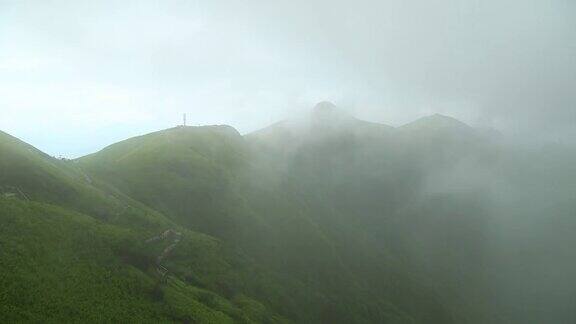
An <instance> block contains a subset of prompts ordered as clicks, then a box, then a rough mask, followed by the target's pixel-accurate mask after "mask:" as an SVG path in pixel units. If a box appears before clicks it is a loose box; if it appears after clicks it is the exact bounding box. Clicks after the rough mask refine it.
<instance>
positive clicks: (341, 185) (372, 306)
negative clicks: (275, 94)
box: [0, 102, 576, 323]
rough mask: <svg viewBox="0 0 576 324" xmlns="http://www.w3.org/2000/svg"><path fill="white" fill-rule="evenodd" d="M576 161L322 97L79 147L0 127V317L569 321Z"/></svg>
mask: <svg viewBox="0 0 576 324" xmlns="http://www.w3.org/2000/svg"><path fill="white" fill-rule="evenodd" d="M575 162H576V154H575V152H574V151H571V150H569V149H567V148H566V147H553V146H549V147H546V148H543V149H526V148H525V147H523V146H515V145H512V144H510V143H509V142H507V141H505V140H502V138H500V137H499V135H498V134H495V133H493V132H487V131H486V130H484V129H477V128H474V127H470V126H468V125H466V124H464V123H462V122H460V121H458V120H456V119H454V118H451V117H449V116H444V115H438V114H436V115H432V116H429V117H424V118H421V119H418V120H416V121H414V122H411V123H408V124H406V125H404V126H401V127H391V126H387V125H383V124H378V123H372V122H367V121H363V120H360V119H357V118H355V117H353V116H352V115H350V114H348V113H346V112H345V111H343V110H341V109H340V108H338V107H336V106H335V105H334V104H332V103H330V102H321V103H319V104H317V105H316V106H315V107H313V108H311V109H310V110H309V113H307V114H305V115H304V116H300V117H297V118H293V119H289V120H284V121H280V122H277V123H275V124H273V125H271V126H269V127H266V128H264V129H261V130H259V131H255V132H253V133H250V134H247V135H244V136H243V135H241V134H240V133H239V132H238V131H236V130H235V129H234V128H232V127H230V126H201V127H191V126H178V127H175V128H171V129H166V130H161V131H157V132H154V133H150V134H146V135H143V136H138V137H134V138H130V139H127V140H124V141H121V142H118V143H115V144H112V145H110V146H108V147H106V148H104V149H103V150H101V151H99V152H96V153H94V154H90V155H87V156H84V157H82V158H79V159H76V160H62V159H56V158H53V157H50V156H49V155H47V154H44V153H42V152H41V151H39V150H37V149H35V148H34V147H32V146H31V145H29V144H27V143H24V142H22V141H20V140H18V139H17V138H15V137H12V136H10V135H8V134H6V133H0V190H1V191H0V194H1V196H0V206H1V208H0V223H1V224H2V227H0V233H1V235H0V246H2V249H1V250H0V253H1V257H0V262H1V263H2V267H1V268H0V269H1V270H0V287H2V289H1V290H0V291H1V293H0V318H2V319H4V320H5V321H10V322H35V321H49V322H50V321H84V322H102V321H113V322H125V321H128V322H131V321H142V322H147V321H155V322H156V321H160V322H197V323H228V322H230V323H232V322H234V323H542V322H554V323H570V322H571V321H573V320H574V319H575V317H574V316H575V314H574V312H573V309H572V304H571V302H570V301H571V300H572V299H571V298H572V297H573V296H576V288H573V287H571V286H570V284H569V283H570V282H572V281H573V280H574V279H576V271H575V270H576V263H575V262H573V261H571V260H573V259H574V258H573V252H572V251H571V250H570V249H569V247H570V246H572V245H573V244H574V243H576V241H575V239H574V238H573V237H574V236H573V235H572V234H573V230H574V229H575V228H576V220H575V219H574V217H573V216H574V210H576V204H575V203H574V200H573V197H574V192H576V187H574V181H573V179H575V178H576V167H575V165H576V163H575ZM162 233H164V234H162ZM174 233H176V234H174ZM152 238H154V239H152Z"/></svg>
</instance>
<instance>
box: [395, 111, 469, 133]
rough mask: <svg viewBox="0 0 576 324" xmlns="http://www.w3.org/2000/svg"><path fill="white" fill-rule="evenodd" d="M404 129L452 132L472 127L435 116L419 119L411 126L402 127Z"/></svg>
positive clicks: (442, 116) (444, 116) (448, 117)
mask: <svg viewBox="0 0 576 324" xmlns="http://www.w3.org/2000/svg"><path fill="white" fill-rule="evenodd" d="M402 128H403V129H409V130H418V129H419V130H423V129H429V130H450V129H470V126H468V125H467V124H465V123H463V122H461V121H459V120H458V119H456V118H453V117H450V116H446V115H442V114H434V115H430V116H426V117H422V118H420V119H417V120H415V121H413V122H411V123H409V124H406V125H404V126H402Z"/></svg>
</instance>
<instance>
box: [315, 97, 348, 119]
mask: <svg viewBox="0 0 576 324" xmlns="http://www.w3.org/2000/svg"><path fill="white" fill-rule="evenodd" d="M312 119H313V120H314V121H315V122H322V123H325V122H341V121H344V120H349V119H352V117H351V116H350V115H348V114H347V113H346V112H345V111H343V110H342V109H340V108H338V107H337V106H336V105H334V104H333V103H331V102H329V101H322V102H319V103H317V104H316V106H314V108H313V109H312Z"/></svg>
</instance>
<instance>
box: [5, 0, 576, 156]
mask: <svg viewBox="0 0 576 324" xmlns="http://www.w3.org/2000/svg"><path fill="white" fill-rule="evenodd" d="M322 100H330V101H333V102H335V103H336V104H337V105H339V106H341V107H343V108H345V109H348V110H350V111H352V112H353V113H354V114H355V115H356V116H358V117H360V118H363V119H368V120H372V121H379V122H385V123H388V124H392V125H399V124H402V123H405V122H407V121H410V120H412V119H415V118H417V117H419V116H423V115H426V114H429V113H432V112H440V113H445V114H449V115H452V116H454V117H457V118H460V119H462V120H464V121H466V122H469V123H471V124H477V125H485V126H495V127H498V128H500V129H506V130H509V131H511V132H519V133H522V132H524V134H526V132H527V131H532V130H533V131H534V132H535V134H536V133H537V134H545V133H546V134H547V133H554V134H575V135H576V132H572V133H570V131H574V129H576V5H575V4H574V1H573V0H453V1H450V0H441V1H440V0H438V1H433V0H421V1H409V0H389V1H386V0H356V1H340V0H331V1H324V0H307V1H300V0H291V1H264V0H262V1H246V0H244V1H232V0H228V1H217V0H216V1H215V0H206V1H191V0H178V1H177V0H172V1H171V0H163V1H146V0H137V1H103V0H98V1H96V0H94V1H89V0H81V1H78V0H75V1H51V0H37V1H26V0H0V129H1V130H4V131H6V132H9V133H11V134H12V135H15V136H17V137H20V138H21V139H23V140H26V141H28V142H30V143H31V144H33V145H35V146H37V147H38V148H40V149H42V150H45V151H47V152H48V153H50V154H54V155H57V154H64V155H66V156H79V155H82V154H85V153H89V152H93V151H95V150H97V149H100V148H102V147H103V146H105V145H107V144H110V143H111V142H114V141H116V140H119V139H123V138H127V137H130V136H133V135H138V134H142V133H145V132H148V131H152V130H157V129H161V128H167V127H171V126H174V125H176V124H177V123H178V122H179V120H180V118H181V114H182V113H184V112H186V113H187V114H188V119H189V123H190V124H192V125H204V124H230V125H232V126H234V127H236V128H237V129H238V130H239V131H241V132H249V131H252V130H255V129H257V128H260V127H263V126H266V125H267V124H269V123H271V122H274V121H276V120H279V119H282V118H285V117H287V116H290V115H291V114H293V113H296V112H301V111H303V110H304V109H306V108H308V107H310V106H312V105H314V103H316V102H318V101H322Z"/></svg>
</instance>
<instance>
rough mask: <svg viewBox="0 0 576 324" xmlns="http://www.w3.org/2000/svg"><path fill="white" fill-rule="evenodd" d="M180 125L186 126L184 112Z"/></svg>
mask: <svg viewBox="0 0 576 324" xmlns="http://www.w3.org/2000/svg"><path fill="white" fill-rule="evenodd" d="M182 126H186V114H183V115H182Z"/></svg>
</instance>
